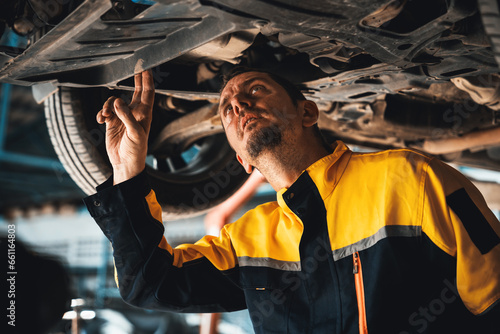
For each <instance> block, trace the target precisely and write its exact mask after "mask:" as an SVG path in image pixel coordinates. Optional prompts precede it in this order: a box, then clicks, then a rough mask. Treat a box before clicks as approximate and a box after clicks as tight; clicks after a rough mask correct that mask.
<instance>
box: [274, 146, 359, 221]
mask: <svg viewBox="0 0 500 334" xmlns="http://www.w3.org/2000/svg"><path fill="white" fill-rule="evenodd" d="M332 148H333V149H334V151H333V153H332V154H330V155H327V156H325V157H323V158H321V159H319V160H318V161H316V162H315V163H313V164H312V165H311V166H309V167H308V168H307V169H306V170H305V171H303V172H302V173H304V172H307V173H308V174H309V176H310V177H311V179H312V180H313V182H314V183H315V184H316V187H317V188H318V191H319V193H320V195H321V198H322V199H323V200H325V199H326V198H327V197H328V196H330V194H331V193H332V192H333V190H334V189H335V187H336V186H337V183H338V182H339V180H340V178H341V177H342V175H343V173H344V171H345V169H346V167H347V164H348V162H349V159H350V157H351V155H352V151H351V150H350V149H349V148H348V147H347V146H346V145H345V144H344V143H343V142H341V141H339V140H338V141H336V142H335V143H334V144H333V145H332ZM301 175H302V174H301ZM287 191H288V188H283V189H281V190H279V191H278V193H277V200H278V204H279V206H280V207H281V208H283V209H286V211H289V209H288V206H287V205H286V203H285V201H284V198H283V196H287V195H289V194H287V193H286V192H287Z"/></svg>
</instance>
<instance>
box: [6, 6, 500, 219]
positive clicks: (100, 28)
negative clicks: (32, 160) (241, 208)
mask: <svg viewBox="0 0 500 334" xmlns="http://www.w3.org/2000/svg"><path fill="white" fill-rule="evenodd" d="M0 7H3V8H1V9H2V11H1V12H2V13H4V14H1V15H0V19H1V20H2V21H3V22H5V31H6V32H7V31H14V32H15V33H17V34H19V35H23V36H27V38H28V41H29V42H28V43H27V44H26V45H17V46H1V49H0V66H1V70H0V81H1V82H4V83H10V84H16V85H27V86H32V87H33V94H34V96H35V98H36V99H37V100H38V101H39V102H42V101H43V102H44V103H45V110H46V117H47V124H48V127H49V131H50V134H51V138H52V142H53V145H54V147H55V149H56V152H57V153H58V155H59V158H60V159H61V161H62V163H63V165H64V166H65V168H66V170H67V171H68V173H69V174H70V175H71V176H72V178H73V179H74V180H75V181H76V183H77V184H78V185H79V186H80V187H81V188H82V189H83V190H84V191H85V192H86V193H88V194H91V193H93V192H94V191H95V186H97V185H98V184H100V183H102V182H103V181H104V180H106V178H107V177H109V175H110V174H111V167H110V165H109V162H108V161H107V157H106V153H105V148H104V135H103V133H104V129H103V128H102V126H99V125H98V124H97V123H96V122H95V114H96V113H97V111H98V110H99V109H100V108H101V106H102V103H103V102H104V101H105V100H106V98H107V97H109V96H111V95H115V96H120V97H123V98H125V99H127V98H130V96H131V91H132V90H133V75H134V73H138V72H140V71H142V70H144V69H152V71H153V74H154V78H155V89H156V93H157V94H156V99H155V108H154V116H153V124H152V130H151V136H150V142H149V149H148V160H147V163H148V172H149V175H150V178H151V183H152V185H153V188H154V189H155V191H156V192H157V195H158V198H159V201H160V203H161V204H162V206H163V208H164V218H165V219H173V218H180V217H187V216H190V215H196V214H199V213H201V212H204V211H206V210H208V209H209V208H211V207H213V206H214V205H216V204H218V203H220V202H222V201H223V200H224V199H225V198H227V197H228V196H230V195H231V194H232V193H233V192H234V191H235V190H236V189H238V187H239V186H240V185H241V184H242V183H243V182H244V181H245V179H246V174H245V173H244V172H243V170H242V169H241V168H240V167H239V166H238V163H237V162H236V161H235V159H234V153H233V152H232V150H231V148H230V147H229V145H228V144H227V141H226V139H225V137H224V134H223V128H222V125H221V124H220V119H219V116H218V115H217V103H218V96H219V90H220V87H221V82H222V81H221V76H222V74H224V73H227V72H228V71H229V70H230V69H231V68H233V67H235V66H238V65H245V66H250V67H254V68H258V69H263V70H272V71H273V72H275V73H277V74H280V75H282V76H284V77H286V78H288V79H290V80H291V81H292V82H294V83H295V84H297V85H298V86H299V87H300V88H301V90H302V92H303V93H304V95H305V96H306V97H307V98H308V99H311V100H313V101H315V102H316V103H317V104H318V106H319V108H320V111H321V115H320V120H319V126H320V128H321V129H322V131H323V132H324V134H325V136H326V137H327V138H329V139H331V140H335V139H340V140H343V141H345V142H346V143H347V144H350V145H356V146H359V147H366V148H371V149H385V148H398V147H411V148H416V149H420V150H422V151H424V152H427V153H429V154H432V155H437V156H439V157H440V158H441V159H444V160H446V161H453V162H455V163H458V164H464V165H469V166H476V167H481V168H487V169H492V170H497V171H498V170H500V127H499V123H500V77H499V75H498V72H499V64H500V38H499V36H500V14H499V3H498V1H497V0H478V1H470V0H434V1H430V0H394V1H391V0H370V1H369V0H329V1H308V2H304V1H296V0H289V1H284V0H268V1H264V0H254V1H242V0H236V1H235V0H213V1H212V0H197V1H194V0H188V1H176V0H158V1H156V2H151V1H149V0H147V1H145V0H137V1H131V0H119V1H118V0H116V1H111V0H17V1H7V2H5V3H4V4H2V5H0Z"/></svg>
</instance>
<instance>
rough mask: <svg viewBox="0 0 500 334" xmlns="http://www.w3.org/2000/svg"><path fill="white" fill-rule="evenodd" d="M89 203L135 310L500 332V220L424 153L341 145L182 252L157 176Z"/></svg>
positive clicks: (259, 324) (330, 327) (334, 329)
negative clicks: (167, 220)
mask: <svg viewBox="0 0 500 334" xmlns="http://www.w3.org/2000/svg"><path fill="white" fill-rule="evenodd" d="M85 202H86V204H87V207H88V209H89V211H90V213H91V214H92V216H93V217H94V218H95V220H96V221H97V223H98V225H99V226H100V227H101V229H102V231H103V232H104V234H105V235H106V236H107V237H108V238H109V240H110V241H111V242H112V246H113V250H114V260H115V266H116V270H117V276H118V281H119V288H120V293H121V295H122V297H123V298H124V300H125V301H127V302H128V303H130V304H133V305H136V306H140V307H144V308H150V309H163V310H171V311H179V312H221V311H231V310H238V309H243V308H248V310H249V313H250V317H251V320H252V323H253V325H254V328H255V331H256V332H257V333H382V334H389V333H398V334H403V333H486V332H487V329H485V328H486V327H487V326H496V329H493V330H492V331H491V332H493V333H496V332H498V330H499V328H500V327H498V326H499V322H500V317H499V316H498V307H495V306H496V304H497V301H498V299H499V298H500V246H499V243H500V238H499V235H500V224H499V222H498V220H497V219H496V217H495V216H494V215H493V213H492V212H491V211H490V210H489V209H488V207H487V206H486V204H485V202H484V200H483V198H482V196H481V194H480V193H479V192H478V190H477V189H476V188H475V187H474V186H473V185H472V184H471V183H470V182H469V181H468V180H467V179H466V178H465V177H464V176H462V175H461V174H460V173H459V172H457V171H456V170H454V169H452V168H451V167H449V166H447V165H445V164H443V163H442V162H440V161H438V160H436V159H433V158H429V157H427V156H425V155H423V154H421V153H418V152H416V151H413V150H408V149H400V150H390V151H382V152H377V153H353V152H351V151H350V150H349V149H348V148H347V147H346V146H345V145H344V144H343V143H342V142H337V144H336V147H335V151H334V152H333V153H332V154H331V155H328V156H326V157H324V158H322V159H320V160H319V161H317V162H315V163H314V164H313V165H311V166H310V167H309V168H308V169H307V170H305V171H304V172H303V173H302V174H301V176H300V177H299V178H298V179H297V180H296V181H295V182H294V183H293V185H292V186H291V187H290V188H288V189H282V190H281V191H279V192H278V194H277V201H276V202H271V203H267V204H263V205H260V206H258V207H257V208H255V209H253V210H251V211H249V212H248V213H246V214H245V215H244V216H243V217H242V218H240V219H239V220H237V221H236V222H234V223H232V224H229V225H226V226H225V227H224V228H223V230H222V231H221V234H220V236H219V237H213V236H206V237H204V238H202V239H201V240H200V241H198V242H196V243H195V244H184V245H180V246H178V247H176V248H172V247H171V246H170V245H169V244H168V242H167V241H166V239H165V237H164V236H163V232H164V228H163V225H162V223H161V208H160V206H159V205H158V203H157V201H156V199H155V194H154V192H153V191H152V190H151V188H150V187H149V186H148V184H147V182H146V176H145V174H144V173H143V174H140V175H139V176H137V177H135V178H133V179H131V180H129V181H126V182H124V183H121V184H118V185H116V186H112V187H111V186H107V185H103V186H101V187H100V188H99V189H98V193H97V194H96V195H93V196H90V197H88V198H86V199H85ZM495 313H496V316H495Z"/></svg>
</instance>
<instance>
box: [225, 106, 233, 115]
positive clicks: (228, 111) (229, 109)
mask: <svg viewBox="0 0 500 334" xmlns="http://www.w3.org/2000/svg"><path fill="white" fill-rule="evenodd" d="M231 110H233V106H232V105H229V106H227V107H226V109H225V110H224V114H225V115H227V114H229V113H230V112H231Z"/></svg>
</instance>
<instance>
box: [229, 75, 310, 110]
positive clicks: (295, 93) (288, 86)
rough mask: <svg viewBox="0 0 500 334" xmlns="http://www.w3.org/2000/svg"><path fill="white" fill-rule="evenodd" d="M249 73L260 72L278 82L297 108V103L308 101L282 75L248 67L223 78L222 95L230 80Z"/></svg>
mask: <svg viewBox="0 0 500 334" xmlns="http://www.w3.org/2000/svg"><path fill="white" fill-rule="evenodd" d="M247 72H259V73H265V74H267V75H268V76H269V77H270V78H271V79H272V80H273V81H274V82H276V83H277V84H278V85H280V86H281V87H283V89H284V90H285V91H286V92H287V94H288V96H290V98H291V99H292V103H293V104H294V105H295V106H296V105H297V101H302V100H306V98H305V96H304V94H302V92H301V91H300V89H299V88H298V87H297V86H296V85H294V84H293V83H292V82H291V81H290V80H288V79H286V78H284V77H282V76H281V75H277V74H275V73H272V72H269V71H266V70H261V69H255V68H251V67H246V66H237V67H235V68H233V69H232V70H231V71H230V72H229V73H227V74H225V75H224V76H223V77H222V80H223V82H222V86H221V89H220V93H222V91H223V90H224V87H226V85H227V83H228V82H229V80H231V79H232V78H234V77H235V76H237V75H240V74H243V73H247Z"/></svg>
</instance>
